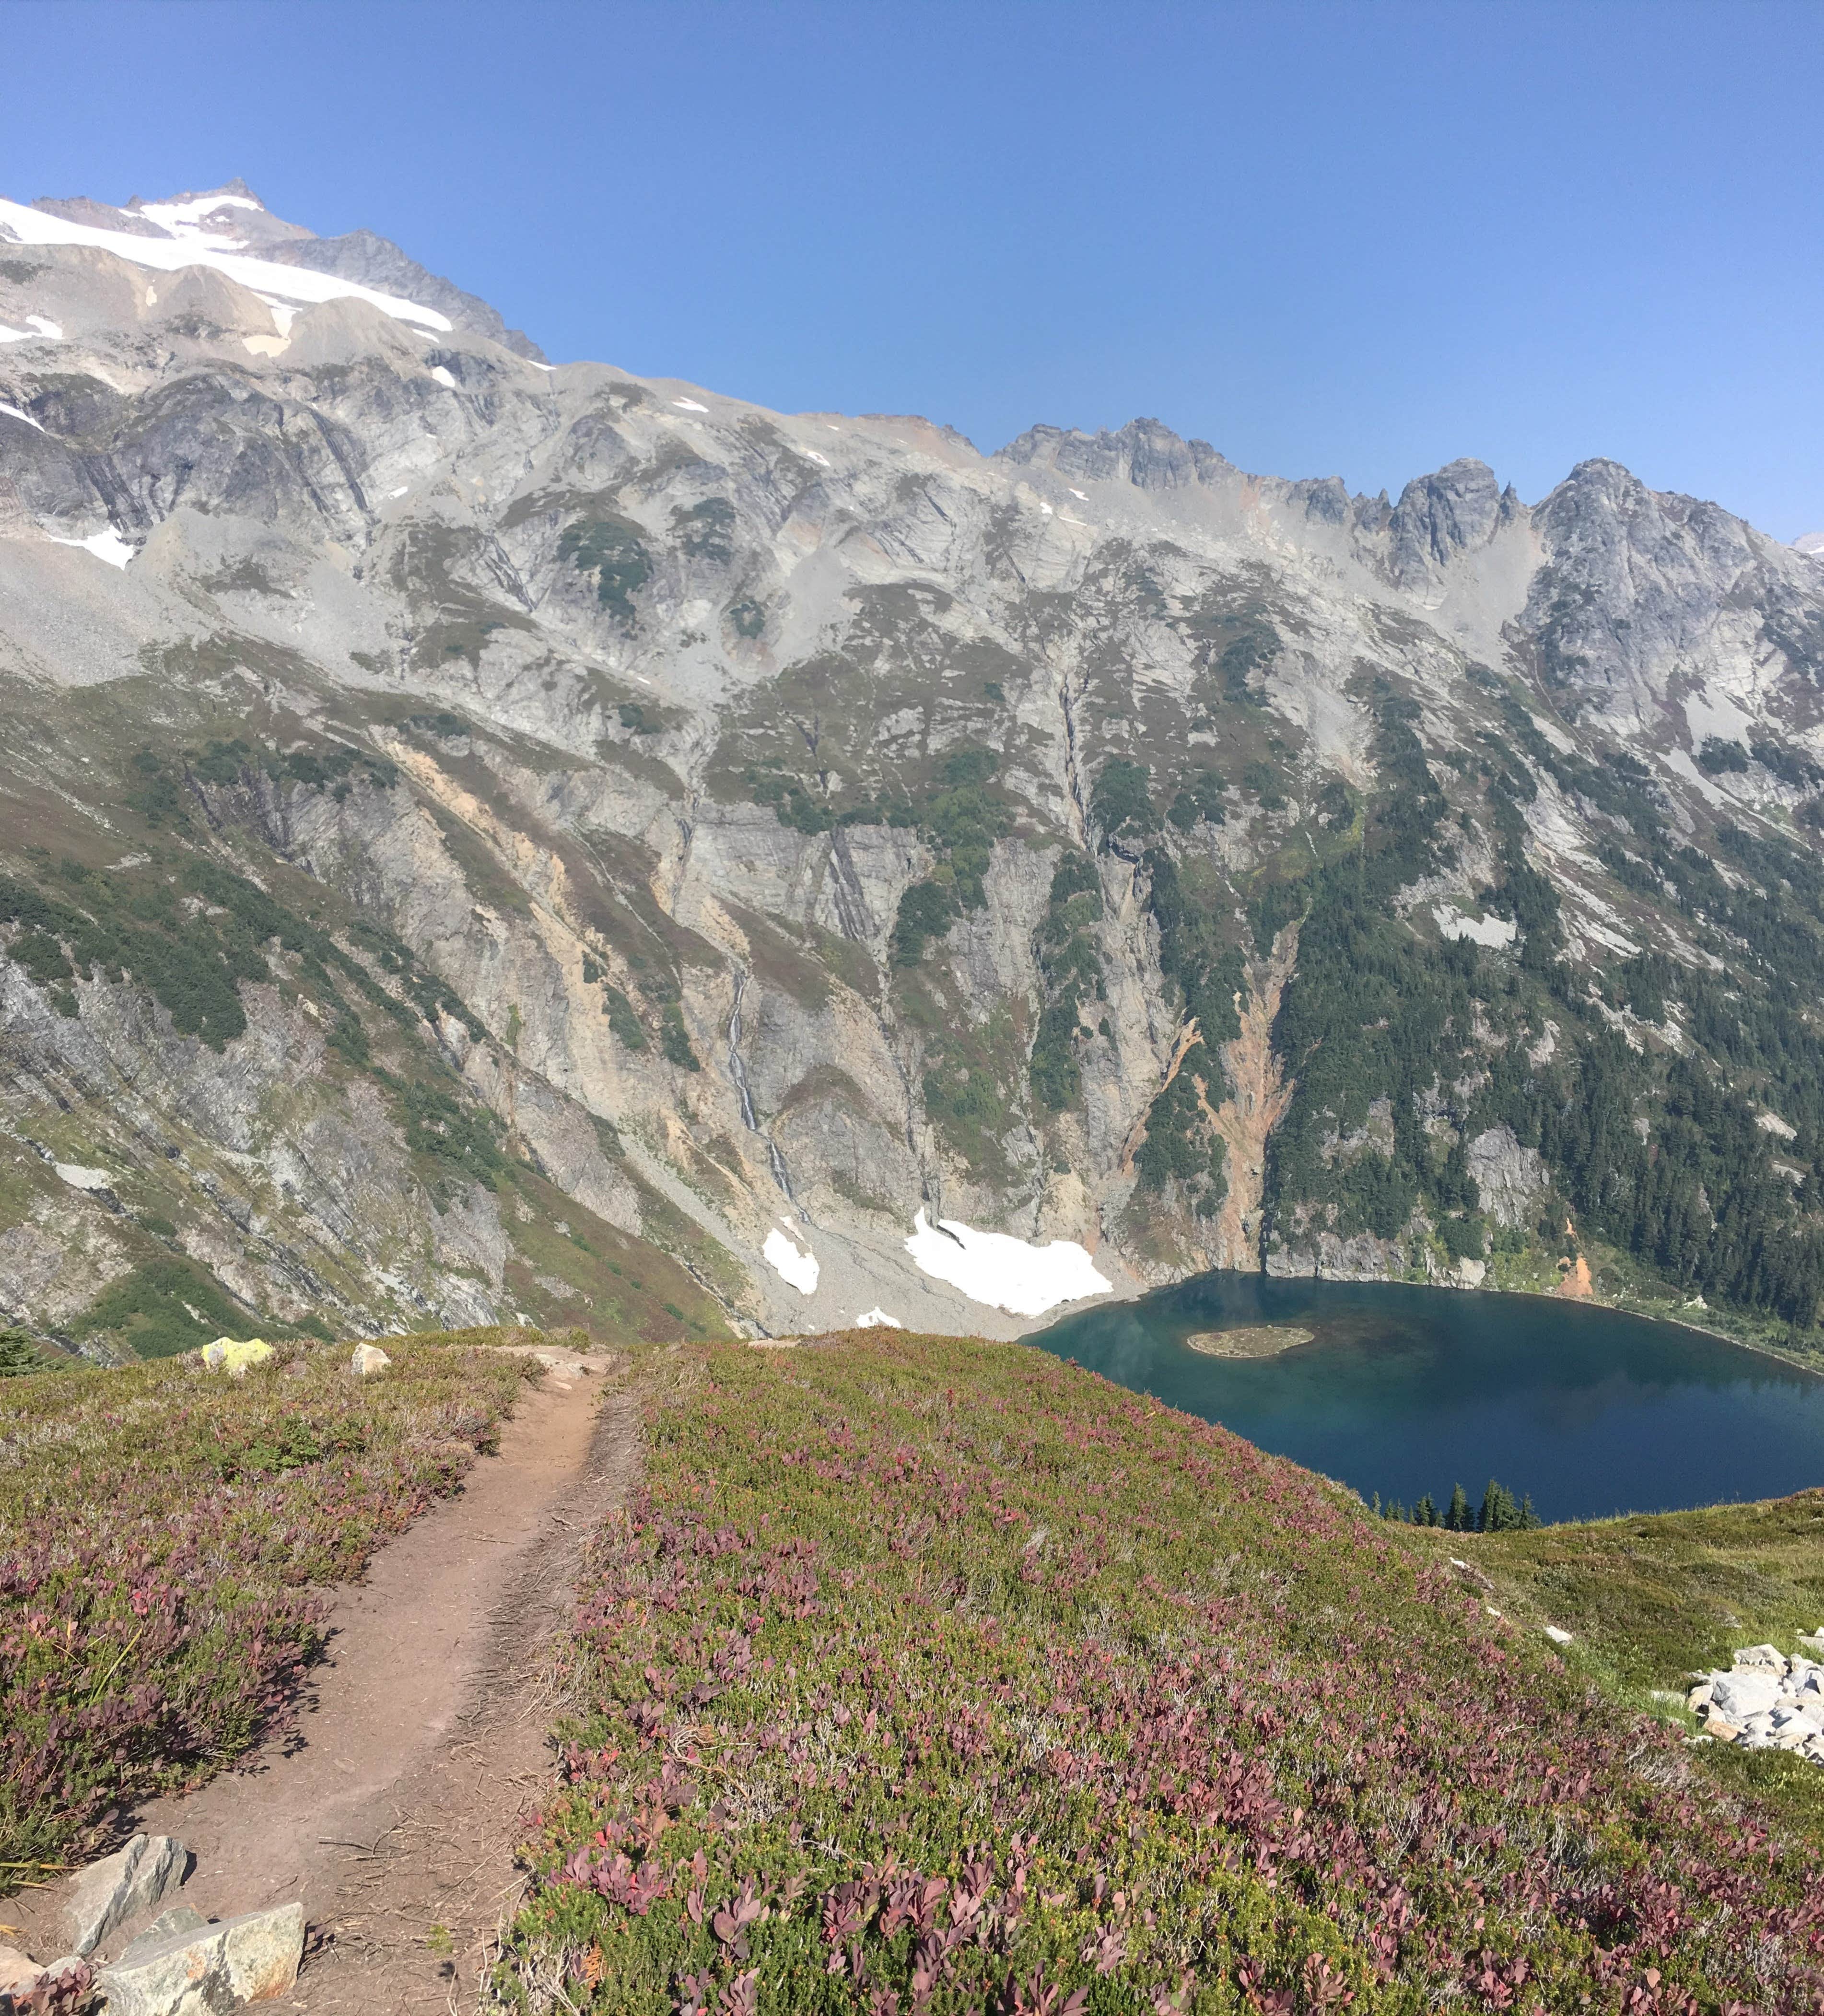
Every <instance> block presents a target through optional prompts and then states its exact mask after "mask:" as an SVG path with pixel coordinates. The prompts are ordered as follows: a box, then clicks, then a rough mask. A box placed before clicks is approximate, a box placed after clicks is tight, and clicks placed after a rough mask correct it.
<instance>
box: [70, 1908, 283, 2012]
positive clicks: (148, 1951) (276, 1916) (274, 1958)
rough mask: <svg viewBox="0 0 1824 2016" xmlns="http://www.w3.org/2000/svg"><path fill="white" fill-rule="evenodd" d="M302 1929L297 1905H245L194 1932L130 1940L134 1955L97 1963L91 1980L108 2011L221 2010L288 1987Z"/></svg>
mask: <svg viewBox="0 0 1824 2016" xmlns="http://www.w3.org/2000/svg"><path fill="white" fill-rule="evenodd" d="M130 1950H133V1951H134V1957H133V1958H132V1959H131V1960H128V1959H127V1958H126V1957H124V1956H123V1957H122V1958H121V1960H117V1962H116V1963H115V1964H114V1965H113V1966H112V1967H103V1969H102V1971H101V1972H100V1974H99V1975H98V1976H97V1982H98V1985H99V1987H100V1989H101V1990H102V1992H103V1994H104V1995H105V1996H106V1997H107V2007H108V2012H109V2016H227V2012H228V2011H231V2010H234V2009H237V2008H239V2007H243V2006H244V2005H245V2004H246V2003H250V2002H269V2001H271V2000H273V1999H274V1998H275V1996H280V1995H282V1994H283V1993H285V1992H286V1989H288V1988H290V1986H291V1985H292V1983H293V1982H294V1981H296V1980H297V1970H298V1965H299V1963H300V1961H301V1960H302V1959H303V1957H304V1906H303V1905H302V1904H300V1903H291V1904H284V1905H281V1906H279V1907H278V1908H277V1909H275V1910H268V1911H251V1912H249V1913H247V1914H246V1916H245V1917H238V1918H228V1919H225V1920H224V1921H222V1923H221V1924H214V1925H205V1926H204V1927H203V1928H202V1929H201V1930H200V1931H199V1930H197V1929H196V1928H193V1927H186V1928H180V1929H178V1930H177V1931H173V1932H172V1933H171V1935H169V1936H168V1937H167V1938H166V1939H162V1940H160V1941H158V1942H155V1943H152V1944H144V1943H142V1942H138V1941H135V1948H134V1949H130Z"/></svg>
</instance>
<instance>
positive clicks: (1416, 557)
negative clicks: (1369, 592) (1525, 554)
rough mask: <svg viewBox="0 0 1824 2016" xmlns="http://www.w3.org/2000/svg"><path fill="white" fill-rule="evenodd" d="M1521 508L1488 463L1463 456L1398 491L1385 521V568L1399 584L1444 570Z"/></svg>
mask: <svg viewBox="0 0 1824 2016" xmlns="http://www.w3.org/2000/svg"><path fill="white" fill-rule="evenodd" d="M1518 509H1520V501H1519V499H1517V498H1516V496H1515V495H1514V493H1513V489H1512V488H1511V487H1510V488H1509V489H1508V490H1507V491H1505V492H1504V491H1502V488H1501V487H1500V485H1499V484H1497V483H1496V481H1495V472H1494V470H1491V468H1490V467H1489V466H1488V463H1485V462H1478V461H1477V460H1476V459H1474V458H1473V456H1464V457H1462V459H1459V460H1458V461H1456V462H1452V463H1446V464H1445V465H1444V467H1443V468H1442V469H1441V470H1437V471H1436V472H1435V473H1434V474H1432V475H1430V476H1416V477H1414V478H1413V479H1412V481H1411V482H1410V483H1408V484H1407V485H1406V487H1405V489H1404V490H1402V491H1401V492H1400V501H1399V502H1398V504H1396V505H1395V506H1394V509H1393V513H1392V516H1391V517H1390V519H1389V520H1388V521H1387V535H1388V541H1389V550H1388V563H1389V565H1390V567H1391V569H1392V571H1393V575H1394V579H1395V580H1396V581H1399V582H1400V583H1401V585H1407V584H1409V583H1411V582H1412V581H1416V580H1419V579H1422V578H1423V577H1424V575H1425V574H1426V573H1428V572H1429V571H1432V570H1434V569H1436V568H1439V567H1448V566H1449V565H1450V563H1451V562H1452V560H1455V558H1456V557H1457V556H1458V555H1459V553H1466V552H1474V551H1476V550H1477V549H1478V548H1480V547H1482V546H1485V545H1488V542H1489V541H1490V540H1491V539H1492V538H1494V536H1495V533H1496V531H1498V529H1499V527H1500V526H1501V525H1502V524H1503V523H1504V522H1505V521H1506V519H1507V518H1509V517H1512V516H1513V514H1514V513H1515V512H1516V510H1518Z"/></svg>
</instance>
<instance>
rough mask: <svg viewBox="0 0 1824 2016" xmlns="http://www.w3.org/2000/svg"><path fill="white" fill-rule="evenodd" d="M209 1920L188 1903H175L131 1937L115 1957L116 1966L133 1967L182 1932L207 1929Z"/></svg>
mask: <svg viewBox="0 0 1824 2016" xmlns="http://www.w3.org/2000/svg"><path fill="white" fill-rule="evenodd" d="M208 1928H209V1921H208V1920H207V1918H206V1917H203V1913H201V1912H200V1911H193V1910H191V1908H190V1906H189V1905H188V1904H174V1905H173V1906H171V1910H168V1911H160V1913H159V1914H158V1916H157V1917H156V1918H154V1919H153V1921H152V1923H151V1924H149V1925H148V1926H147V1927H146V1929H145V1931H142V1932H141V1933H140V1934H139V1935H138V1937H137V1938H135V1939H129V1940H128V1942H127V1943H126V1945H125V1946H123V1947H122V1948H121V1950H120V1952H119V1953H117V1955H116V1956H115V1957H114V1965H115V1966H116V1967H131V1966H132V1965H133V1964H135V1962H136V1961H138V1960H144V1959H145V1958H146V1956H147V1955H148V1954H149V1953H156V1951H157V1950H158V1949H159V1948H160V1946H164V1945H165V1944H167V1942H169V1941H171V1940H172V1939H175V1938H176V1937H177V1936H178V1934H179V1933H180V1932H201V1931H207V1930H208Z"/></svg>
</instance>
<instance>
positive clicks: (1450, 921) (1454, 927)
mask: <svg viewBox="0 0 1824 2016" xmlns="http://www.w3.org/2000/svg"><path fill="white" fill-rule="evenodd" d="M1431 914H1432V915H1433V916H1434V917H1435V918H1436V919H1437V928H1438V930H1439V931H1441V933H1442V934H1443V935H1444V937H1445V938H1473V939H1474V940H1475V941H1476V942H1477V945H1490V946H1500V945H1512V944H1513V941H1514V940H1515V939H1516V938H1517V937H1518V936H1519V935H1520V926H1519V925H1518V923H1516V922H1515V920H1513V918H1512V917H1466V916H1464V915H1463V914H1462V912H1461V911H1459V910H1447V909H1445V908H1444V905H1442V904H1441V903H1434V904H1433V905H1432V906H1431Z"/></svg>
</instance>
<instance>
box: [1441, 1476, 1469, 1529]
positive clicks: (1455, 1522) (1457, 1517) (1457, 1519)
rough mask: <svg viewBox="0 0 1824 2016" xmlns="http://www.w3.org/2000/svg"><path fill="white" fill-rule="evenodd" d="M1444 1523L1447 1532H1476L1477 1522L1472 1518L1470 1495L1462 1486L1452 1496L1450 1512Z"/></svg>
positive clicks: (1446, 1515)
mask: <svg viewBox="0 0 1824 2016" xmlns="http://www.w3.org/2000/svg"><path fill="white" fill-rule="evenodd" d="M1444 1526H1445V1528H1446V1530H1447V1531H1448V1532H1452V1533H1473V1532H1474V1531H1475V1530H1476V1528H1475V1522H1474V1521H1473V1519H1472V1518H1471V1517H1470V1496H1469V1493H1468V1492H1466V1491H1465V1490H1464V1489H1463V1487H1462V1485H1460V1484H1459V1485H1458V1486H1457V1487H1456V1489H1455V1490H1454V1491H1453V1492H1452V1493H1451V1495H1450V1510H1448V1512H1447V1513H1445V1514H1444Z"/></svg>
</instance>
